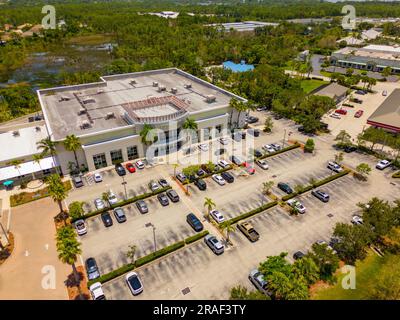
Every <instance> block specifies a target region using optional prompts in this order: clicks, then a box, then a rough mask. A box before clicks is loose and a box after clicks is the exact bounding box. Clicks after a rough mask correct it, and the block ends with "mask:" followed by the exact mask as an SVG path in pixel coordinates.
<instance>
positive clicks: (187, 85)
mask: <svg viewBox="0 0 400 320" xmlns="http://www.w3.org/2000/svg"><path fill="white" fill-rule="evenodd" d="M184 87H185V88H186V89H189V88H191V87H192V84H191V83H185V85H184Z"/></svg>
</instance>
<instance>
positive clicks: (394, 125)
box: [367, 89, 400, 133]
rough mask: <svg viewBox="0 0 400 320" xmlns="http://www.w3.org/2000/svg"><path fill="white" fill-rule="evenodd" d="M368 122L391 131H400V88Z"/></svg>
mask: <svg viewBox="0 0 400 320" xmlns="http://www.w3.org/2000/svg"><path fill="white" fill-rule="evenodd" d="M367 123H368V124H369V125H371V126H374V127H377V128H383V129H385V130H387V131H390V132H395V133H399V132H400V89H395V90H394V91H393V92H392V93H391V94H390V95H389V96H388V97H387V98H386V99H385V101H383V103H382V104H381V105H380V106H379V107H378V109H376V110H375V112H374V113H373V114H372V115H371V116H370V117H369V118H368V120H367Z"/></svg>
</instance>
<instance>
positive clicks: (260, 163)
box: [256, 159, 269, 170]
mask: <svg viewBox="0 0 400 320" xmlns="http://www.w3.org/2000/svg"><path fill="white" fill-rule="evenodd" d="M256 163H257V165H258V166H259V167H260V168H261V169H264V170H267V169H268V168H269V166H268V163H267V161H265V160H260V159H257V160H256Z"/></svg>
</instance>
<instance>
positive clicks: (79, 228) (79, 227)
mask: <svg viewBox="0 0 400 320" xmlns="http://www.w3.org/2000/svg"><path fill="white" fill-rule="evenodd" d="M75 229H76V232H77V233H78V235H80V236H83V235H84V234H86V233H87V228H86V224H85V220H83V219H79V220H77V221H76V222H75Z"/></svg>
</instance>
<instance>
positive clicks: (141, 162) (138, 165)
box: [135, 160, 144, 169]
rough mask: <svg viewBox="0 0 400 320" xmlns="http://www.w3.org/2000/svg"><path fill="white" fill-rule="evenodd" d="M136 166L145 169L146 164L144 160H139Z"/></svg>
mask: <svg viewBox="0 0 400 320" xmlns="http://www.w3.org/2000/svg"><path fill="white" fill-rule="evenodd" d="M135 166H136V168H138V169H144V162H143V161H142V160H138V161H136V163H135Z"/></svg>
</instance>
